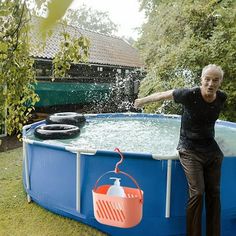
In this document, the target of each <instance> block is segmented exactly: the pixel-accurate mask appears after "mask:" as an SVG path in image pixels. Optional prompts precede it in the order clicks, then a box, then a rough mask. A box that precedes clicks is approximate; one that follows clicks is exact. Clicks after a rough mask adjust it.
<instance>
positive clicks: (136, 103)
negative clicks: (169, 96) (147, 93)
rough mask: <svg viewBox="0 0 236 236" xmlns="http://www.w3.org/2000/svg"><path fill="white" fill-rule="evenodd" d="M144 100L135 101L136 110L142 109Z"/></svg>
mask: <svg viewBox="0 0 236 236" xmlns="http://www.w3.org/2000/svg"><path fill="white" fill-rule="evenodd" d="M143 105H144V104H143V102H142V98H137V99H135V101H134V107H135V108H141V107H142V106H143Z"/></svg>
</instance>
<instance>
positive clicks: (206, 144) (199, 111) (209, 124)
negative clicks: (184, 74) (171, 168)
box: [173, 87, 227, 152]
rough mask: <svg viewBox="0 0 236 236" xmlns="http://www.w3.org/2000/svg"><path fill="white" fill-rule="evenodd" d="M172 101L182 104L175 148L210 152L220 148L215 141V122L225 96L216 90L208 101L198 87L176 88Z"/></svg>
mask: <svg viewBox="0 0 236 236" xmlns="http://www.w3.org/2000/svg"><path fill="white" fill-rule="evenodd" d="M173 97H174V101H175V102H176V103H181V104H182V105H183V115H182V118H181V128H180V139H179V144H178V147H177V149H178V150H180V149H186V150H188V149H189V150H195V151H200V152H206V151H207V152H208V151H209V152H211V151H217V150H220V148H219V146H218V144H217V143H216V141H215V139H214V137H215V128H214V127H215V122H216V120H217V119H218V117H219V114H220V111H221V110H222V108H223V105H224V102H225V101H226V99H227V96H226V94H225V93H224V92H222V91H219V90H218V91H217V93H216V99H215V100H214V101H213V102H211V103H208V102H206V101H205V100H204V99H203V97H202V95H201V90H200V87H195V88H191V89H187V88H183V89H176V90H174V92H173Z"/></svg>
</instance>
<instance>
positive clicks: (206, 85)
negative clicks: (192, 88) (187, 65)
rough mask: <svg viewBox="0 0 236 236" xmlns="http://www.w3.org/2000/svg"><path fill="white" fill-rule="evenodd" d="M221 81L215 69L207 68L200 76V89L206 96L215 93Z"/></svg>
mask: <svg viewBox="0 0 236 236" xmlns="http://www.w3.org/2000/svg"><path fill="white" fill-rule="evenodd" d="M221 82H222V78H221V74H220V72H219V71H218V70H217V69H214V68H209V69H207V70H206V71H205V73H204V75H203V76H202V78H201V85H202V91H203V92H204V94H206V95H207V96H212V95H215V93H216V91H217V90H218V89H219V87H220V85H221Z"/></svg>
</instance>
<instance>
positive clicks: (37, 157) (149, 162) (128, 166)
mask: <svg viewBox="0 0 236 236" xmlns="http://www.w3.org/2000/svg"><path fill="white" fill-rule="evenodd" d="M104 118H109V119H116V120H117V121H118V122H119V120H120V119H122V120H124V119H126V118H128V119H134V120H136V119H145V121H146V120H147V121H148V120H149V119H152V120H153V119H154V120H155V119H156V120H157V121H159V120H166V121H168V120H171V121H173V122H176V125H177V127H178V126H179V123H180V118H179V117H178V116H174V115H173V116H164V115H156V114H154V115H151V114H149V115H148V114H135V113H134V114H132V113H131V114H98V115H86V120H87V124H86V125H85V126H84V127H83V128H82V129H85V130H86V129H87V128H86V127H88V126H89V124H90V122H92V121H94V120H99V119H104ZM42 123H44V121H41V122H37V123H34V124H32V125H28V126H25V127H24V129H23V140H24V143H23V149H24V152H23V153H24V168H23V182H24V187H25V191H26V193H27V198H28V201H31V200H32V201H34V202H36V203H38V204H39V205H40V206H42V207H44V208H46V209H48V210H49V211H52V212H54V213H57V214H60V215H62V216H66V217H69V218H72V219H74V220H77V221H80V222H82V223H85V224H88V225H90V226H92V227H94V228H97V229H99V230H101V231H103V232H105V233H107V234H109V235H114V236H115V235H117V236H121V235H125V236H131V235H132V236H133V235H135V236H143V235H147V236H164V235H165V236H167V235H176V236H181V235H185V226H186V224H185V220H186V214H185V208H186V202H187V199H188V192H187V183H186V179H185V175H184V172H183V170H182V167H181V165H180V162H179V161H178V155H177V153H176V152H173V153H172V154H167V155H164V154H162V153H161V154H160V153H158V148H157V150H156V152H155V153H148V152H139V151H138V152H135V151H131V152H129V150H122V147H119V145H118V144H117V143H115V145H116V146H115V147H119V148H120V149H121V151H124V152H123V155H124V161H123V163H122V164H121V166H120V169H121V170H122V171H124V172H127V173H129V174H130V175H131V176H133V177H134V178H135V179H136V180H137V182H138V184H139V186H140V188H141V189H142V191H143V192H144V203H143V217H142V220H141V222H140V223H139V224H138V225H137V226H135V227H132V228H118V227H113V226H107V225H104V224H101V223H99V222H97V221H96V219H95V218H94V213H93V198H92V189H93V188H94V185H95V183H96V181H97V180H98V178H99V177H100V176H101V175H102V174H104V173H105V172H107V171H110V170H114V167H115V165H116V163H117V162H118V161H119V160H120V159H119V158H120V156H119V154H118V153H117V152H115V151H113V149H111V150H101V149H96V148H94V147H93V148H88V147H83V146H81V145H82V144H79V143H78V144H76V143H75V142H71V143H67V142H65V143H63V142H51V141H43V140H38V139H35V138H33V136H32V132H33V130H34V129H35V128H36V127H37V126H38V125H40V124H42ZM160 124H161V123H160ZM216 126H217V127H221V128H222V127H223V128H224V129H225V130H226V131H227V132H229V133H230V132H232V133H233V134H234V135H233V136H232V139H234V138H235V137H236V136H235V133H236V124H235V123H231V122H225V121H217V124H216ZM104 132H105V131H104ZM110 132H112V130H110ZM101 135H102V134H101ZM138 135H139V134H138V133H137V136H138ZM166 136H168V130H167V133H163V139H165V137H166ZM81 137H82V136H81ZM79 139H80V137H79ZM104 139H105V137H104ZM151 139H152V133H151V132H150V140H151ZM150 140H147V139H146V140H143V142H144V144H145V142H146V143H147V144H148V143H149V141H150ZM231 141H232V142H233V143H235V144H236V140H231ZM161 145H162V144H160V146H161ZM112 176H114V175H112ZM121 178H122V185H123V186H131V187H132V186H134V185H133V182H132V181H130V179H129V178H125V177H124V176H121ZM108 182H109V176H108V180H107V179H106V178H103V179H102V180H101V181H100V184H107V183H108ZM109 184H111V182H109ZM221 201H222V236H234V235H236V153H231V154H226V155H225V158H224V161H223V165H222V178H221ZM204 218H205V214H204V213H203V230H204V227H205V226H204ZM203 235H204V233H203Z"/></svg>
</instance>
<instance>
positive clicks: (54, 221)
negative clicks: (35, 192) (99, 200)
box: [0, 148, 105, 236]
mask: <svg viewBox="0 0 236 236" xmlns="http://www.w3.org/2000/svg"><path fill="white" fill-rule="evenodd" d="M0 235H4V236H67V235H68V236H73V235H76V236H78V235H79V236H90V235H91V236H102V235H105V234H103V233H101V232H99V231H97V230H96V229H93V228H91V227H89V226H87V225H84V224H81V223H79V222H77V221H73V220H70V219H67V218H64V217H61V216H59V215H56V214H53V213H51V212H49V211H47V210H45V209H43V208H41V207H40V206H38V205H36V204H35V203H30V204H29V203H27V201H26V194H25V192H24V189H23V184H22V148H18V149H15V150H13V151H9V152H3V153H0Z"/></svg>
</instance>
